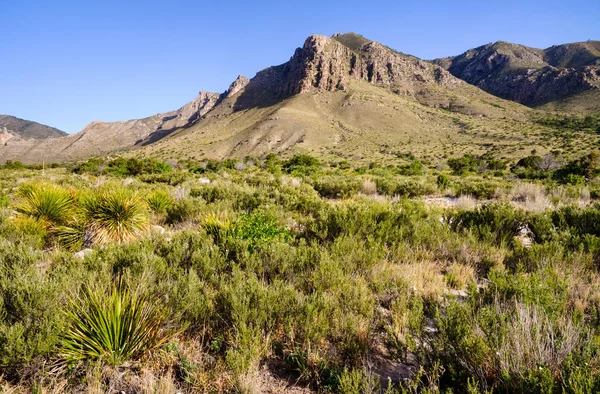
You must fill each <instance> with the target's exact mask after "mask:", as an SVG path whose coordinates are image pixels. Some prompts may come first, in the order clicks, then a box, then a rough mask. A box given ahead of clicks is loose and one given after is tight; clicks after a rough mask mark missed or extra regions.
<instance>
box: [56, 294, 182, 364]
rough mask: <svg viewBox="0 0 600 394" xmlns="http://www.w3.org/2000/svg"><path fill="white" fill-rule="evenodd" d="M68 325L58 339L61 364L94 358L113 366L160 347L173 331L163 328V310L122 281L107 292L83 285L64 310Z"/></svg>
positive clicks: (164, 314) (164, 310)
mask: <svg viewBox="0 0 600 394" xmlns="http://www.w3.org/2000/svg"><path fill="white" fill-rule="evenodd" d="M67 315H68V318H69V320H70V326H69V328H68V330H67V331H66V333H65V334H64V335H63V337H62V340H61V345H62V352H61V358H62V361H63V363H66V364H68V365H73V364H75V363H77V362H80V361H87V360H98V361H101V362H104V363H107V364H110V365H113V366H116V365H121V364H123V363H124V362H127V361H130V360H137V359H140V358H142V357H143V356H144V355H147V354H149V353H150V352H151V351H153V350H156V349H158V348H160V347H161V346H162V345H164V344H165V343H166V342H167V341H168V340H169V339H170V338H172V337H173V336H174V335H176V332H174V331H169V330H165V329H163V327H162V326H163V323H164V322H165V320H166V318H167V312H166V309H165V308H164V307H163V306H162V305H161V304H160V303H157V302H156V301H155V300H153V299H150V298H149V297H148V296H146V295H144V294H141V293H139V292H131V291H129V290H127V289H126V288H125V286H124V285H122V284H116V285H113V286H112V288H111V289H110V290H109V291H105V290H104V289H99V288H94V287H88V286H84V288H83V290H82V295H81V297H79V298H78V299H76V300H74V301H73V302H72V303H71V307H70V309H69V310H68V311H67Z"/></svg>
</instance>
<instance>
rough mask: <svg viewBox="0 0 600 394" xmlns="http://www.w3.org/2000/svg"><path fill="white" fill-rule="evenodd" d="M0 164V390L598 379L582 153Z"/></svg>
mask: <svg viewBox="0 0 600 394" xmlns="http://www.w3.org/2000/svg"><path fill="white" fill-rule="evenodd" d="M404 159H405V162H403V163H401V164H393V165H385V164H380V163H371V164H370V165H364V163H359V164H355V163H349V162H347V161H339V160H328V159H323V158H316V157H313V156H310V155H296V156H293V157H279V156H276V155H268V156H266V157H262V158H256V157H248V158H245V159H243V160H241V159H232V160H226V161H192V160H186V161H169V162H164V161H159V160H155V159H131V158H129V159H127V158H117V159H112V160H108V159H106V160H105V159H92V160H89V161H85V162H80V163H66V164H55V165H51V166H44V167H39V166H26V165H22V164H21V163H17V162H11V163H7V164H5V165H4V166H2V167H1V168H0V272H1V274H0V297H1V298H0V371H1V372H0V390H2V392H10V393H30V392H35V393H63V392H77V393H80V392H85V393H104V392H119V391H124V392H126V393H134V392H135V393H176V392H181V393H188V392H189V393H192V392H207V393H225V392H240V393H259V392H270V391H272V392H275V391H277V390H283V389H286V388H292V387H293V388H294V389H295V390H299V392H323V393H327V392H334V393H348V394H350V393H380V392H384V393H389V394H392V393H432V394H433V393H451V392H452V393H480V392H481V393H505V392H522V393H590V392H597V391H599V390H600V353H599V346H600V331H599V329H598V327H599V323H600V314H599V311H600V273H599V272H598V269H599V266H598V262H599V261H600V260H599V259H600V220H599V218H600V201H598V198H600V181H598V180H597V177H598V174H600V163H599V161H598V155H597V154H596V153H594V152H591V153H588V154H582V155H581V156H580V157H567V156H564V155H563V154H561V152H552V153H550V154H548V155H538V154H537V153H536V152H532V153H531V154H530V155H529V156H525V157H522V158H520V159H518V160H514V161H512V162H510V161H507V160H505V159H500V158H495V157H494V156H493V154H486V155H482V156H478V155H471V154H467V155H465V156H461V157H454V158H449V159H448V160H447V161H446V162H445V163H443V165H441V166H436V167H435V168H434V167H432V166H428V165H427V164H423V163H422V162H420V161H418V160H417V159H416V158H414V157H412V155H410V156H408V155H406V156H405V157H404Z"/></svg>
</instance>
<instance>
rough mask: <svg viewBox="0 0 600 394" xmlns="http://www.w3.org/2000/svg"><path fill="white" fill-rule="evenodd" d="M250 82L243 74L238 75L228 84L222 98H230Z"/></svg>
mask: <svg viewBox="0 0 600 394" xmlns="http://www.w3.org/2000/svg"><path fill="white" fill-rule="evenodd" d="M249 83H250V79H248V78H246V77H245V76H243V75H238V77H237V78H236V79H235V81H233V82H232V83H231V85H229V89H227V90H226V91H225V93H223V97H224V98H230V97H232V96H235V95H236V94H238V93H239V92H240V91H242V89H244V88H245V87H246V86H248V84H249Z"/></svg>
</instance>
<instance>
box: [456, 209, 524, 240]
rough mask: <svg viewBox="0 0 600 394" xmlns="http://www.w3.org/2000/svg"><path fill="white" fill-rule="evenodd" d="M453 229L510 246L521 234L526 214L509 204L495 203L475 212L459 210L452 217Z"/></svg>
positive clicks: (474, 210)
mask: <svg viewBox="0 0 600 394" xmlns="http://www.w3.org/2000/svg"><path fill="white" fill-rule="evenodd" d="M451 218H452V219H451V223H452V227H453V228H454V229H455V230H456V229H463V230H469V231H471V232H472V233H474V234H475V235H476V236H477V237H478V238H480V239H482V240H486V241H493V242H497V243H500V244H508V243H510V242H511V241H512V239H513V237H514V236H516V235H517V234H519V229H520V226H521V224H522V223H523V222H524V220H525V217H524V213H523V212H522V211H520V210H518V209H516V208H514V207H512V206H511V205H510V204H509V203H493V204H486V205H483V206H481V207H477V208H475V209H473V210H459V211H457V212H455V213H454V214H452V215H451Z"/></svg>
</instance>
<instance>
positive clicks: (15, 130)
mask: <svg viewBox="0 0 600 394" xmlns="http://www.w3.org/2000/svg"><path fill="white" fill-rule="evenodd" d="M65 135H67V133H65V132H64V131H61V130H59V129H56V128H54V127H50V126H46V125H43V124H40V123H36V122H32V121H30V120H24V119H20V118H16V117H14V116H9V115H0V144H4V143H6V142H8V141H9V140H11V139H13V140H17V139H36V140H40V139H45V138H56V137H63V136H65Z"/></svg>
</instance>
